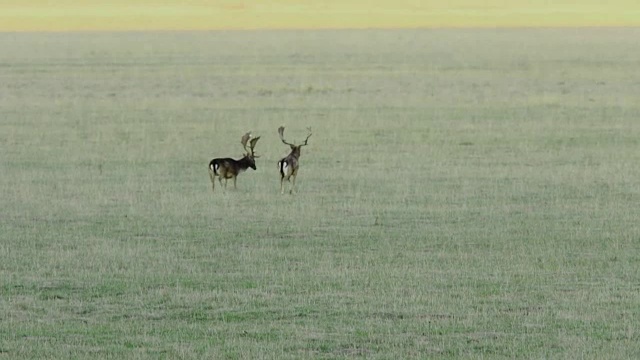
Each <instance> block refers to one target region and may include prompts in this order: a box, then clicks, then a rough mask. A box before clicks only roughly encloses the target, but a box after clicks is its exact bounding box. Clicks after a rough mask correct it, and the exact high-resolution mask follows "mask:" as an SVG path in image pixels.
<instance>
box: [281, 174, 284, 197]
mask: <svg viewBox="0 0 640 360" xmlns="http://www.w3.org/2000/svg"><path fill="white" fill-rule="evenodd" d="M280 194H284V176H281V177H280Z"/></svg>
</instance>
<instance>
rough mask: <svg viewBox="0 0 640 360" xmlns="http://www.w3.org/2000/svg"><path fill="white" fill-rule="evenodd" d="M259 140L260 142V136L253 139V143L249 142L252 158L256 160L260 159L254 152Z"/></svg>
mask: <svg viewBox="0 0 640 360" xmlns="http://www.w3.org/2000/svg"><path fill="white" fill-rule="evenodd" d="M258 140H260V136H258V137H257V138H253V139H251V141H250V142H249V149H251V156H253V157H254V158H257V157H259V156H258V155H256V154H255V153H254V152H253V151H254V149H255V147H256V143H257V142H258Z"/></svg>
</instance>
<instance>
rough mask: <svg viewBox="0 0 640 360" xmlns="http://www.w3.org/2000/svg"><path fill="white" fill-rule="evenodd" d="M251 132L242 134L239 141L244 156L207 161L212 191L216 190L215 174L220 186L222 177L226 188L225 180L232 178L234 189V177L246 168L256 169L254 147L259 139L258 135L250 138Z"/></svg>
mask: <svg viewBox="0 0 640 360" xmlns="http://www.w3.org/2000/svg"><path fill="white" fill-rule="evenodd" d="M249 139H251V132H248V133H246V134H244V136H243V137H242V139H241V140H240V143H242V147H244V150H245V151H246V153H245V154H244V157H243V158H242V159H240V160H234V159H232V158H216V159H213V160H211V161H210V162H209V177H210V178H211V189H212V190H213V191H215V190H216V182H215V180H216V176H217V177H218V181H219V182H220V186H222V179H223V178H224V187H225V189H226V188H227V181H228V180H229V179H233V188H234V189H236V179H237V177H238V174H240V173H241V172H243V171H245V170H247V169H248V168H252V169H253V170H255V169H256V158H257V157H258V156H257V155H256V154H255V152H254V149H255V147H256V143H257V142H258V140H259V139H260V136H258V137H256V138H253V139H251V140H249ZM247 142H248V143H249V148H248V149H247Z"/></svg>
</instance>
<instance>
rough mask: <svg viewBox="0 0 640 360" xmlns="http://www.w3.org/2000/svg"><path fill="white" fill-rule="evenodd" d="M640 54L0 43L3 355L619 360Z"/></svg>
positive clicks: (612, 35) (467, 40)
mask: <svg viewBox="0 0 640 360" xmlns="http://www.w3.org/2000/svg"><path fill="white" fill-rule="evenodd" d="M639 38H640V30H639V29H622V28H619V29H579V30H578V29H563V30H559V29H537V30H534V29H521V30H516V29H509V30H395V31H374V30H368V31H328V30H327V31H302V32H293V31H263V32H252V31H247V32H224V31H221V32H158V33H58V34H47V33H24V34H18V33H3V34H0V48H1V49H2V51H0V194H1V195H0V358H7V359H29V358H31V359H44V358H47V359H54V358H60V359H70V358H96V359H106V358H137V359H146V358H200V359H203V358H220V359H256V358H263V359H300V358H320V359H322V358H326V359H329V358H331V359H333V358H370V359H392V358H393V359H402V358H404V359H408V358H416V359H418V358H420V359H421V358H465V357H467V358H555V359H558V358H593V359H598V358H638V357H640V329H639V327H638V324H639V322H638V320H639V319H640V280H639V279H640V222H639V221H638V219H640V167H639V166H638V165H639V164H640V102H639V101H638V99H639V98H638V95H639V94H640V72H639V71H638V69H640V61H639V60H638V59H640V48H638V46H637V39H639ZM281 125H284V126H286V129H287V130H286V135H287V140H289V141H291V142H296V141H301V140H303V139H304V137H305V136H306V134H307V132H306V128H307V127H311V128H312V129H313V133H314V134H313V136H312V137H311V138H310V139H309V146H306V147H304V148H303V149H302V156H301V168H300V173H299V176H298V183H297V187H298V193H297V194H294V195H280V193H279V177H278V176H279V175H278V172H277V166H276V163H277V161H278V159H279V158H280V157H282V156H284V155H286V154H287V152H288V147H287V146H285V145H283V144H282V143H281V142H280V140H279V139H278V134H277V128H278V126H281ZM249 130H251V131H253V133H254V134H255V135H256V136H262V138H261V140H260V142H259V143H258V146H257V148H256V151H257V153H258V154H259V155H261V157H260V158H259V159H258V161H257V170H256V171H252V170H249V171H247V172H246V173H243V174H241V175H240V177H239V178H238V189H237V190H234V189H233V188H232V187H229V188H228V189H227V190H226V191H224V190H223V189H222V188H220V187H216V192H215V193H214V192H212V191H211V185H210V181H209V177H208V174H207V164H208V162H209V160H211V158H213V157H226V156H231V157H235V158H239V157H240V156H241V155H242V147H241V145H240V137H241V136H242V135H243V134H244V132H246V131H249Z"/></svg>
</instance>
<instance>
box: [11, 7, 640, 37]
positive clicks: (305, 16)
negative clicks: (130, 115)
mask: <svg viewBox="0 0 640 360" xmlns="http://www.w3.org/2000/svg"><path fill="white" fill-rule="evenodd" d="M519 26H528V27H529V26H533V27H536V26H640V0H439V1H433V0H422V1H421V0H370V1H366V0H317V1H311V0H298V1H294V0H247V1H241V0H180V1H179V0H109V1H105V0H1V1H0V31H73V30H207V29H256V28H257V29H261V28H369V27H377V28H398V27H519Z"/></svg>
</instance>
